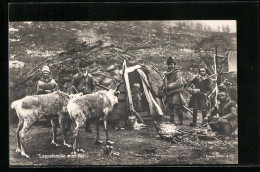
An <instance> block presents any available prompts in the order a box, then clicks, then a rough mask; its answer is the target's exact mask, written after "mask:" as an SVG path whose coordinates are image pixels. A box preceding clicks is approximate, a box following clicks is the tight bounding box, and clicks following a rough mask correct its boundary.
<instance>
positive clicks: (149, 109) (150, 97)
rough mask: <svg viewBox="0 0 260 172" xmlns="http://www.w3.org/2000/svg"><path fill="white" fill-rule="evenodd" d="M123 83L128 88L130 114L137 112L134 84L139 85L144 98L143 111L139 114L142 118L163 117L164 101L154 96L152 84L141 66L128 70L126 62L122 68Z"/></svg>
mask: <svg viewBox="0 0 260 172" xmlns="http://www.w3.org/2000/svg"><path fill="white" fill-rule="evenodd" d="M122 76H123V81H124V84H125V87H126V93H127V100H126V101H127V108H128V110H129V112H130V113H131V112H136V109H134V106H133V100H132V94H131V90H132V87H133V84H134V83H139V85H140V91H141V92H142V93H143V95H144V96H143V97H142V109H143V111H141V112H138V115H140V116H141V117H147V116H155V115H163V111H162V109H163V103H162V101H161V100H160V99H159V98H158V97H156V96H155V94H153V91H154V90H153V91H152V90H151V89H152V87H151V86H150V82H149V79H148V76H147V75H146V73H145V72H144V71H143V70H142V67H141V66H140V65H136V66H133V67H130V68H128V67H127V65H126V61H124V63H123V67H122Z"/></svg>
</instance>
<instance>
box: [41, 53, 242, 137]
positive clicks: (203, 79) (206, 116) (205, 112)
mask: <svg viewBox="0 0 260 172" xmlns="http://www.w3.org/2000/svg"><path fill="white" fill-rule="evenodd" d="M167 65H168V69H167V71H166V73H165V79H164V95H165V96H166V98H165V104H166V111H165V113H166V115H169V116H170V122H171V123H175V124H177V125H183V113H182V110H181V109H182V107H183V106H184V105H185V104H186V101H185V99H184V98H183V96H182V92H183V91H184V89H186V90H187V92H189V93H190V94H192V96H191V98H190V101H189V106H188V107H189V108H192V109H193V113H192V114H193V119H192V122H191V123H190V127H195V126H197V114H198V111H199V110H200V111H201V113H202V118H203V122H202V124H209V125H210V127H211V128H212V130H213V131H216V132H219V133H221V134H224V135H227V136H231V134H232V133H233V132H234V131H235V130H236V129H237V104H236V102H234V101H231V99H230V97H229V95H228V94H227V90H226V88H225V86H223V85H220V86H219V92H218V95H217V100H218V104H216V102H215V103H213V101H212V100H211V99H210V96H211V95H212V93H213V92H214V91H213V90H214V87H215V85H216V80H215V79H214V78H213V77H212V75H210V73H209V70H208V69H207V66H206V64H205V63H202V64H200V65H199V69H198V75H197V76H196V77H195V78H194V79H192V80H191V81H190V82H189V83H187V82H186V80H185V79H184V78H183V76H182V74H181V72H180V70H179V69H178V68H177V67H176V62H175V60H174V59H173V58H172V57H169V58H168V59H167ZM71 88H73V90H74V92H73V91H72V93H77V92H82V93H83V94H84V95H85V94H89V93H92V92H93V91H94V90H95V82H94V79H93V77H92V75H91V74H89V73H88V71H87V70H86V65H85V64H84V63H79V67H78V73H77V74H75V75H74V76H73V79H72V81H71ZM57 89H58V84H57V83H56V82H55V80H54V79H53V78H52V77H51V75H50V69H49V67H48V66H44V67H43V68H42V76H41V78H40V80H39V81H38V84H37V93H38V94H48V93H51V92H53V91H56V90H57ZM65 89H66V88H65ZM63 91H65V92H67V90H63ZM132 96H133V104H134V108H135V109H136V110H137V111H142V107H141V96H142V93H141V92H140V85H139V84H138V83H135V84H134V85H133V91H132ZM176 115H177V116H178V118H179V122H175V117H176ZM69 127H70V126H69ZM85 131H86V132H91V128H90V121H89V120H87V121H86V128H85Z"/></svg>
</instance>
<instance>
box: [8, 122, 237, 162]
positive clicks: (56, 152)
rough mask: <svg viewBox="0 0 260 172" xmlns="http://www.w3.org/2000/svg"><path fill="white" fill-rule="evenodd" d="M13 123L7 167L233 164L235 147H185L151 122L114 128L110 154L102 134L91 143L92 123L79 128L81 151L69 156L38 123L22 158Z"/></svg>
mask: <svg viewBox="0 0 260 172" xmlns="http://www.w3.org/2000/svg"><path fill="white" fill-rule="evenodd" d="M189 122H190V121H187V120H186V121H184V126H183V127H182V129H183V130H191V129H192V128H190V127H188V124H189ZM16 127H17V126H16V125H11V126H10V138H9V142H10V149H9V151H10V152H9V153H10V165H11V166H17V165H18V166H24V165H26V166H27V165H28V166H32V165H33V166H45V165H50V166H62V165H178V164H187V165H191V164H237V163H238V155H237V147H236V148H234V149H232V150H231V149H227V150H225V149H219V150H218V148H216V147H214V144H213V147H209V148H207V149H205V147H203V146H202V147H201V146H200V145H197V146H195V145H194V146H188V145H185V144H180V143H177V144H174V143H171V142H168V141H166V140H162V139H160V138H158V137H156V136H157V133H156V130H155V128H154V127H153V125H152V123H149V124H148V128H147V129H143V130H139V131H134V130H114V129H110V130H109V134H110V138H111V140H113V141H114V142H115V143H114V145H113V147H114V148H113V152H114V154H112V155H110V156H105V155H104V153H103V148H104V146H105V133H104V131H102V132H101V139H102V140H103V141H104V142H103V144H101V145H96V144H95V137H96V131H95V130H94V129H95V127H94V126H92V130H93V132H92V133H86V132H85V131H84V129H83V128H82V129H81V130H80V141H81V145H82V149H83V150H84V151H85V153H82V154H78V155H77V156H71V151H72V148H67V147H64V146H60V147H55V146H54V145H52V144H51V140H52V133H51V132H52V130H51V128H46V127H45V128H44V127H41V126H33V127H32V128H31V129H30V130H29V131H28V134H27V135H26V137H25V150H26V152H27V154H29V155H30V159H26V158H24V157H22V156H21V155H20V154H19V153H16V152H15V149H16V138H15V132H16ZM57 141H58V143H60V144H61V143H62V137H61V133H60V130H59V129H58V138H57ZM72 141H73V140H72V130H71V131H69V132H68V142H69V143H72Z"/></svg>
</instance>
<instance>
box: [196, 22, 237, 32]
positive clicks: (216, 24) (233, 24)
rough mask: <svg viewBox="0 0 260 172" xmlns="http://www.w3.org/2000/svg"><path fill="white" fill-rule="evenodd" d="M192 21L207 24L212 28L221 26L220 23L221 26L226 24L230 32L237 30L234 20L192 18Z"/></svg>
mask: <svg viewBox="0 0 260 172" xmlns="http://www.w3.org/2000/svg"><path fill="white" fill-rule="evenodd" d="M192 21H194V22H200V23H202V24H206V25H209V26H210V27H211V28H212V29H215V30H217V28H218V26H219V27H220V28H222V25H223V26H226V25H228V26H229V28H230V32H236V30H237V24H236V20H192Z"/></svg>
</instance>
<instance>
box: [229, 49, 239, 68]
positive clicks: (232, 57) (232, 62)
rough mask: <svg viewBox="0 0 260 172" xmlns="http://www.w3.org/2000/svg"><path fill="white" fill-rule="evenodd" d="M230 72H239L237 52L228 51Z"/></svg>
mask: <svg viewBox="0 0 260 172" xmlns="http://www.w3.org/2000/svg"><path fill="white" fill-rule="evenodd" d="M228 72H237V52H236V51H229V52H228Z"/></svg>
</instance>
